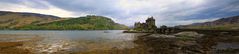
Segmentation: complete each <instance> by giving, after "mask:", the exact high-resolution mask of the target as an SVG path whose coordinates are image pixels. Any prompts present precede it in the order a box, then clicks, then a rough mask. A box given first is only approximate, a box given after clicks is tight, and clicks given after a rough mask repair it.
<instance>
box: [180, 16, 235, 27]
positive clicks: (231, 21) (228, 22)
mask: <svg viewBox="0 0 239 54" xmlns="http://www.w3.org/2000/svg"><path fill="white" fill-rule="evenodd" d="M180 27H183V28H191V29H234V30H235V29H238V30H239V16H233V17H227V18H221V19H218V20H215V21H211V22H205V23H194V24H190V25H183V26H180Z"/></svg>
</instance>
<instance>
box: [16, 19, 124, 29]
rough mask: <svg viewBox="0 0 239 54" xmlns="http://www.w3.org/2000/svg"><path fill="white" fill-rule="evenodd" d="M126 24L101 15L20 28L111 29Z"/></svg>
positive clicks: (120, 27)
mask: <svg viewBox="0 0 239 54" xmlns="http://www.w3.org/2000/svg"><path fill="white" fill-rule="evenodd" d="M126 28H127V26H124V25H121V24H118V23H115V22H114V21H113V20H111V19H110V18H107V17H103V16H86V17H78V18H71V19H68V20H62V21H55V22H51V23H46V24H39V25H28V26H25V27H23V28H20V29H30V30H31V29H46V30H112V29H126Z"/></svg>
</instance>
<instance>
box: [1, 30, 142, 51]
mask: <svg viewBox="0 0 239 54" xmlns="http://www.w3.org/2000/svg"><path fill="white" fill-rule="evenodd" d="M105 31H106V30H90V31H85V30H84V31H79V30H74V31H70V30H67V31H56V30H37V31H36V30H32V31H22V30H2V31H0V35H6V34H12V35H19V36H20V37H25V36H29V37H31V36H37V37H42V38H43V39H42V40H40V41H36V42H32V43H27V44H24V46H23V47H22V48H24V49H30V50H31V51H32V52H34V53H55V52H76V51H77V52H81V51H82V52H83V51H92V50H106V49H112V48H117V49H125V48H133V47H134V46H135V44H134V43H133V40H134V39H135V36H138V35H139V34H134V33H122V32H123V30H107V31H108V32H107V33H106V32H105ZM24 35H25V36H24ZM0 39H2V40H3V39H7V38H0ZM11 40H12V39H11ZM20 40H23V39H20Z"/></svg>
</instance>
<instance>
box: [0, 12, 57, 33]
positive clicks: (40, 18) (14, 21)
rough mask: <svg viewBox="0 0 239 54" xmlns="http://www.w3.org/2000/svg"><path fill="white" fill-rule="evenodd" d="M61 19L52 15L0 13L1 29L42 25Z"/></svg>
mask: <svg viewBox="0 0 239 54" xmlns="http://www.w3.org/2000/svg"><path fill="white" fill-rule="evenodd" d="M58 19H60V17H57V16H52V15H43V14H37V13H21V12H8V11H0V29H13V28H17V27H21V26H25V25H29V24H41V23H47V22H51V21H55V20H58Z"/></svg>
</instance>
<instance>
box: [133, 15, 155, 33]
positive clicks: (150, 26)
mask: <svg viewBox="0 0 239 54" xmlns="http://www.w3.org/2000/svg"><path fill="white" fill-rule="evenodd" d="M156 29H157V26H156V25H155V19H154V18H153V17H149V18H148V19H147V20H146V22H145V23H140V22H136V23H135V24H134V30H136V31H143V32H154V31H155V30H156Z"/></svg>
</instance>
